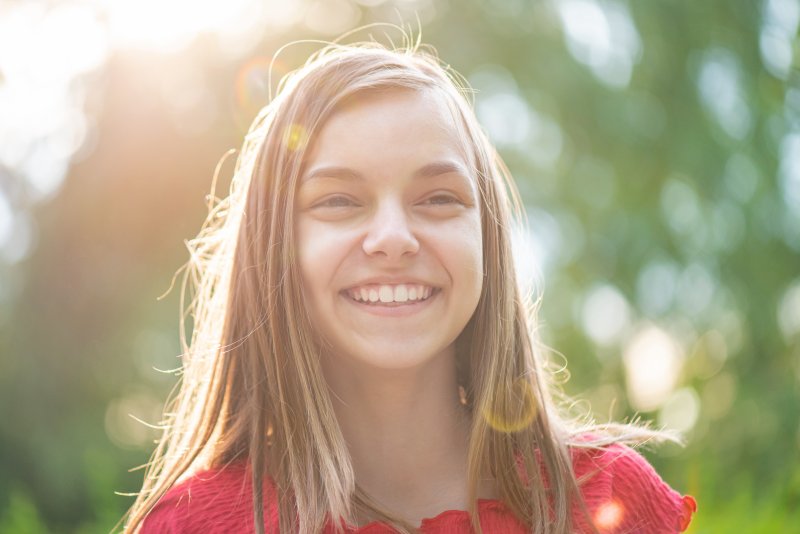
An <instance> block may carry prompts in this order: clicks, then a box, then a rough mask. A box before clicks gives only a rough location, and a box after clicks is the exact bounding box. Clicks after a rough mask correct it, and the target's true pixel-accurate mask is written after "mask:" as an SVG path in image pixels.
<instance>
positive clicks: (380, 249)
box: [362, 202, 419, 259]
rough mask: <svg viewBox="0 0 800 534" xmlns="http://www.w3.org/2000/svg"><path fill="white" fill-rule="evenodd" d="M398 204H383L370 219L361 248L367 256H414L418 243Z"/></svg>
mask: <svg viewBox="0 0 800 534" xmlns="http://www.w3.org/2000/svg"><path fill="white" fill-rule="evenodd" d="M410 223H411V221H409V218H408V214H407V213H406V211H405V209H404V208H403V206H402V203H400V202H384V203H383V204H382V205H379V206H378V207H377V208H376V211H375V213H374V215H373V216H372V217H371V218H370V221H369V223H368V224H369V227H368V229H367V235H366V236H365V237H364V241H363V244H362V248H363V250H364V252H365V253H366V254H367V255H368V256H383V257H386V258H387V259H399V258H401V257H403V256H406V255H413V254H416V253H417V251H418V250H419V241H417V238H416V236H415V235H414V230H413V229H412V227H411V224H410Z"/></svg>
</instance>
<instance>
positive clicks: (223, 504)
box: [140, 445, 697, 534]
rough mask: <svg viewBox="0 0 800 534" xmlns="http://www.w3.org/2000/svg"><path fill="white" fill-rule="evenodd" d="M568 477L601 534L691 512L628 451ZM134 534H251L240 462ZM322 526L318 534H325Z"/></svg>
mask: <svg viewBox="0 0 800 534" xmlns="http://www.w3.org/2000/svg"><path fill="white" fill-rule="evenodd" d="M572 461H573V466H574V469H575V475H576V477H577V478H578V480H579V481H580V480H581V478H582V477H584V476H588V477H589V478H588V479H587V480H586V481H584V482H582V483H581V484H580V488H581V493H582V495H583V498H584V501H585V502H586V505H587V507H588V510H589V514H590V516H591V518H592V520H593V521H594V523H595V526H596V527H597V529H598V531H599V532H601V533H602V534H623V533H624V534H675V533H677V532H683V531H684V530H685V529H686V527H688V525H689V522H690V521H691V519H692V513H693V512H694V511H695V510H696V509H697V504H696V503H695V500H694V498H692V497H690V496H686V497H681V495H680V494H678V493H677V492H676V491H675V490H673V489H672V488H670V487H669V486H668V485H667V484H666V483H665V482H664V481H663V480H662V479H661V477H659V476H658V474H657V473H656V472H655V470H654V469H653V467H652V466H651V465H650V464H649V463H648V462H647V460H645V459H644V458H643V457H642V456H640V455H639V454H638V453H637V452H635V451H634V450H633V449H631V448H629V447H626V446H623V445H610V446H608V447H606V448H604V449H602V450H597V449H583V448H576V449H573V452H572ZM477 509H478V515H479V518H480V523H481V527H482V528H483V530H484V532H487V533H508V534H522V533H524V532H526V530H525V528H524V527H523V525H522V524H521V523H520V522H519V521H518V520H517V519H516V518H515V517H514V516H513V514H512V513H511V511H510V510H509V509H508V508H507V507H506V505H505V504H503V503H502V502H501V501H498V500H489V499H480V500H479V501H478V508H477ZM264 517H265V524H266V525H267V526H272V530H270V529H269V528H266V529H265V530H266V531H267V532H271V531H274V530H276V527H277V524H278V507H277V500H276V494H275V488H274V486H273V484H272V482H271V481H270V480H269V479H266V480H265V482H264ZM573 518H574V519H573V521H574V525H575V527H576V528H577V529H578V532H589V530H588V529H587V528H586V520H585V518H584V515H583V514H582V512H581V511H580V510H579V509H578V507H577V506H576V507H575V509H574V510H573ZM419 528H420V532H422V533H424V534H461V533H468V532H472V529H471V526H470V519H469V514H468V513H467V512H466V511H462V510H447V511H444V512H442V513H440V514H439V515H437V516H436V517H433V518H429V519H423V520H422V524H421V525H420V527H419ZM140 532H141V534H195V533H196V534H223V533H225V534H227V533H231V532H237V533H238V532H242V533H252V532H254V528H253V501H252V493H251V481H250V476H249V472H248V465H247V464H246V463H245V462H242V463H239V464H234V465H230V466H228V467H225V468H221V469H215V470H210V471H205V472H202V473H198V474H196V475H194V476H192V477H191V478H189V479H187V480H186V481H184V482H182V483H180V484H178V485H176V486H175V487H173V488H171V489H170V490H169V491H168V492H167V493H166V494H165V495H164V497H162V498H161V500H160V501H159V502H158V503H157V504H156V506H155V507H154V508H153V510H152V511H151V512H150V514H149V515H148V516H147V518H146V519H145V521H144V524H143V526H142V529H141V531H140ZM333 532H334V529H333V527H332V524H331V523H330V522H329V523H328V526H327V528H326V530H325V534H333ZM348 532H349V533H351V534H394V533H395V532H396V531H395V530H394V529H392V528H391V527H389V526H388V525H386V524H384V523H380V522H373V523H369V524H368V525H365V526H363V527H360V528H351V529H349V530H348Z"/></svg>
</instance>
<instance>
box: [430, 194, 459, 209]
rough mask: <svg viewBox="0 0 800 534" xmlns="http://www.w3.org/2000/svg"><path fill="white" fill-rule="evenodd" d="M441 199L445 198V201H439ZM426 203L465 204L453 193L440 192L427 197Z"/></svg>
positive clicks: (440, 204) (442, 204) (441, 204)
mask: <svg viewBox="0 0 800 534" xmlns="http://www.w3.org/2000/svg"><path fill="white" fill-rule="evenodd" d="M440 200H444V201H445V202H439V201H440ZM424 204H429V205H434V206H445V205H448V204H463V202H461V201H460V200H459V199H457V198H456V197H454V196H452V195H444V194H438V195H433V196H432V197H429V198H427V199H426V200H425V202H424Z"/></svg>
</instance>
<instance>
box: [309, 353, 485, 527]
mask: <svg viewBox="0 0 800 534" xmlns="http://www.w3.org/2000/svg"><path fill="white" fill-rule="evenodd" d="M324 367H325V374H326V379H327V380H328V383H329V386H330V389H331V397H332V399H333V405H334V409H335V411H336V416H337V419H338V421H339V425H340V427H341V429H342V433H343V435H344V438H345V440H346V442H347V445H348V448H349V449H350V454H351V458H352V462H353V469H354V471H355V475H356V482H357V484H358V485H359V486H360V487H361V488H362V489H363V490H364V491H366V492H367V494H369V495H370V496H371V497H372V498H373V499H375V500H376V501H377V502H378V503H380V504H381V505H383V506H385V507H386V508H388V509H389V511H392V512H394V513H396V514H397V515H399V516H401V517H403V518H407V519H408V520H410V521H417V520H418V519H421V518H423V517H431V516H433V515H436V514H437V513H438V512H441V511H442V510H446V509H465V508H466V507H467V506H468V503H467V454H468V439H469V417H468V414H467V412H466V410H465V409H464V407H463V406H462V405H461V403H460V401H459V395H458V383H457V380H456V366H455V353H454V351H451V352H449V353H445V354H442V355H440V356H439V357H437V358H434V359H432V360H430V361H428V362H427V363H426V364H425V366H424V368H414V369H403V370H398V369H391V370H375V369H374V368H370V369H364V368H363V367H359V366H358V365H356V364H352V365H342V360H341V359H339V358H337V359H336V364H335V365H333V364H332V362H329V364H328V365H324Z"/></svg>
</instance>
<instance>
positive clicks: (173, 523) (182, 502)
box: [139, 462, 277, 534]
mask: <svg viewBox="0 0 800 534" xmlns="http://www.w3.org/2000/svg"><path fill="white" fill-rule="evenodd" d="M263 493H264V517H265V518H267V520H271V519H272V517H273V516H275V517H276V519H277V516H276V513H277V512H276V511H275V512H274V513H273V510H272V508H274V503H275V502H276V500H275V490H274V486H273V484H272V482H271V481H270V480H269V479H267V480H265V481H264V490H263ZM270 504H271V505H272V506H269V505H270ZM232 531H237V532H253V531H254V528H253V492H252V482H251V478H250V470H249V469H248V467H247V465H246V464H245V463H244V462H240V463H235V464H230V465H227V466H224V467H220V468H216V469H210V470H207V471H202V472H199V473H196V474H194V475H192V476H191V477H189V478H187V479H186V480H184V481H182V482H180V483H178V484H176V485H175V486H173V487H172V488H170V489H169V490H168V491H167V492H166V493H165V494H164V496H163V497H161V499H159V501H158V502H157V503H156V505H155V506H154V507H153V509H152V510H150V512H149V513H148V514H147V517H146V518H145V520H144V522H143V524H142V527H141V530H140V531H139V532H140V534H156V533H158V534H194V533H202V534H217V533H219V534H222V533H225V532H232Z"/></svg>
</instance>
